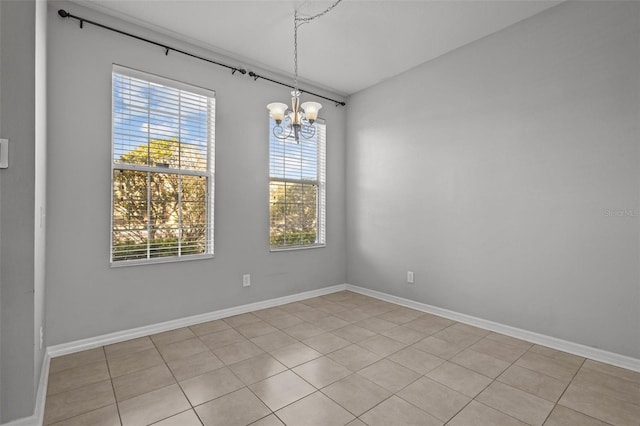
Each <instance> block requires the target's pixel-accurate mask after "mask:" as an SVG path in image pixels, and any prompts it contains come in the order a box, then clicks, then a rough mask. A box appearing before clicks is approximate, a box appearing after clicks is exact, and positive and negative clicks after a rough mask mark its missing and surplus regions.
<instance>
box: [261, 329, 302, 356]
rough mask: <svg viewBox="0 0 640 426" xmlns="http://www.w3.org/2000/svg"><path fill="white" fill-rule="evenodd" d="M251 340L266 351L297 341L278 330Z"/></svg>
mask: <svg viewBox="0 0 640 426" xmlns="http://www.w3.org/2000/svg"><path fill="white" fill-rule="evenodd" d="M251 341H252V342H253V343H255V344H256V345H258V346H260V347H261V348H262V349H263V350H265V351H267V352H271V351H275V350H277V349H281V348H284V347H285V346H289V345H293V344H294V343H297V342H298V341H297V340H296V339H294V338H293V337H291V336H289V335H288V334H286V333H283V332H282V331H280V330H277V331H275V332H273V333H269V334H265V335H264V336H259V337H254V338H253V339H251Z"/></svg>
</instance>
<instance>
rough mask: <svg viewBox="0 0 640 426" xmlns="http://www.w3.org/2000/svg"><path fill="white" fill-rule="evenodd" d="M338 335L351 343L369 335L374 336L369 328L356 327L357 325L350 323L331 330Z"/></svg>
mask: <svg viewBox="0 0 640 426" xmlns="http://www.w3.org/2000/svg"><path fill="white" fill-rule="evenodd" d="M332 333H333V334H335V335H336V336H338V337H342V338H343V339H345V340H348V341H350V342H351V343H357V342H360V341H361V340H364V339H368V338H369V337H372V336H375V335H376V333H374V332H373V331H371V330H367V329H366V328H362V327H358V326H357V325H354V324H351V325H348V326H346V327H343V328H338V329H337V330H333V331H332Z"/></svg>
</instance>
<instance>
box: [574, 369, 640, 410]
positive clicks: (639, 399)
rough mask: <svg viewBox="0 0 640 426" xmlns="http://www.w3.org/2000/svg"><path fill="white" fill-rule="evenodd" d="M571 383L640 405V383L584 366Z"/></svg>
mask: <svg viewBox="0 0 640 426" xmlns="http://www.w3.org/2000/svg"><path fill="white" fill-rule="evenodd" d="M571 383H572V384H573V385H576V386H580V387H583V388H588V389H591V390H593V391H596V392H600V393H602V394H604V395H608V396H612V397H614V398H616V399H620V400H622V401H627V402H631V403H632V404H636V405H640V383H636V382H632V381H630V380H626V379H623V378H620V377H616V376H611V375H609V374H606V373H601V372H599V371H595V370H589V369H584V368H582V369H580V370H579V371H578V374H576V377H575V378H574V379H573V381H572V382H571Z"/></svg>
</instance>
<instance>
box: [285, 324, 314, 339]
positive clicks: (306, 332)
mask: <svg viewBox="0 0 640 426" xmlns="http://www.w3.org/2000/svg"><path fill="white" fill-rule="evenodd" d="M282 331H284V332H285V333H287V334H288V335H289V336H291V337H293V338H296V339H298V340H304V339H308V338H310V337H313V336H317V335H318V334H322V333H324V330H323V329H321V328H320V327H316V326H315V325H313V324H311V323H308V322H302V323H300V324H297V325H294V326H293V327H289V328H285V329H284V330H282Z"/></svg>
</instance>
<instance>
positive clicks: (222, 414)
mask: <svg viewBox="0 0 640 426" xmlns="http://www.w3.org/2000/svg"><path fill="white" fill-rule="evenodd" d="M195 410H196V412H197V413H198V415H199V416H200V418H201V419H202V421H203V422H204V426H218V425H219V426H245V425H248V424H249V423H252V422H255V421H256V420H259V419H261V418H263V417H265V416H267V415H269V414H271V410H269V409H268V408H267V406H266V405H264V404H263V403H262V401H260V399H258V397H256V396H255V395H254V394H253V393H252V392H251V391H250V390H249V389H247V388H242V389H239V390H237V391H235V392H232V393H230V394H227V395H225V396H223V397H221V398H218V399H215V400H213V401H209V402H207V403H206V404H202V405H200V406H198V407H196V408H195Z"/></svg>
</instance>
